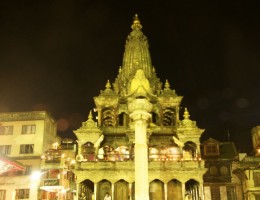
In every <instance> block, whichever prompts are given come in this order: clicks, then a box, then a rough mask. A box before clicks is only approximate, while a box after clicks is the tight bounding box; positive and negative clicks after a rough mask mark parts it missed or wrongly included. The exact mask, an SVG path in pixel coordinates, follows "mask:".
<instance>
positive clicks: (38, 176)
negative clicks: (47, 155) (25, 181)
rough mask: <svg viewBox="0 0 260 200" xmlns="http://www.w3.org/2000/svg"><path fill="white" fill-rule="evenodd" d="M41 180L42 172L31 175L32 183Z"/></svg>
mask: <svg viewBox="0 0 260 200" xmlns="http://www.w3.org/2000/svg"><path fill="white" fill-rule="evenodd" d="M40 178H41V172H39V171H35V172H33V173H32V175H31V180H32V181H36V180H39V179H40Z"/></svg>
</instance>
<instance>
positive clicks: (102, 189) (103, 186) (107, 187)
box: [97, 179, 111, 200]
mask: <svg viewBox="0 0 260 200" xmlns="http://www.w3.org/2000/svg"><path fill="white" fill-rule="evenodd" d="M107 192H108V193H109V194H111V183H110V182H109V181H108V180H105V179H104V180H102V181H100V182H99V183H98V184H97V199H100V200H103V199H104V197H105V195H106V193H107Z"/></svg>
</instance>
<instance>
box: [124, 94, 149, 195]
mask: <svg viewBox="0 0 260 200" xmlns="http://www.w3.org/2000/svg"><path fill="white" fill-rule="evenodd" d="M128 107H129V111H130V112H131V114H130V117H131V118H132V119H133V121H134V129H135V200H149V182H148V147H147V130H146V127H147V121H148V120H149V118H151V114H150V113H149V112H151V110H152V104H151V103H150V102H149V101H148V100H147V99H134V100H133V101H132V102H131V103H129V105H128Z"/></svg>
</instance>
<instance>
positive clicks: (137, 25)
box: [131, 14, 142, 30]
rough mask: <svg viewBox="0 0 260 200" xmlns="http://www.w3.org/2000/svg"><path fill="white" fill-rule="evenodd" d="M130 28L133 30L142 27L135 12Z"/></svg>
mask: <svg viewBox="0 0 260 200" xmlns="http://www.w3.org/2000/svg"><path fill="white" fill-rule="evenodd" d="M131 28H132V29H133V30H140V29H142V25H141V22H140V20H139V18H138V15H137V14H135V16H134V20H133V24H132V26H131Z"/></svg>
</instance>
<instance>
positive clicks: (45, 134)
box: [0, 111, 57, 200]
mask: <svg viewBox="0 0 260 200" xmlns="http://www.w3.org/2000/svg"><path fill="white" fill-rule="evenodd" d="M0 123H1V126H0V153H1V154H3V155H4V156H6V157H8V158H10V159H12V160H15V161H17V162H19V163H21V165H22V166H23V167H24V170H22V171H21V170H19V171H17V170H15V171H14V170H12V171H9V172H6V173H3V174H1V176H0V196H1V199H3V200H5V199H6V200H9V199H10V200H11V199H30V200H36V199H38V194H39V193H38V190H39V186H40V184H41V180H40V177H41V175H43V173H44V172H43V171H41V165H42V158H41V157H42V155H43V154H44V153H45V151H46V150H47V149H50V148H55V145H57V144H56V142H57V137H56V122H55V120H54V119H53V118H52V117H51V116H50V115H49V114H48V113H47V112H40V111H37V112H10V113H0Z"/></svg>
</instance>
